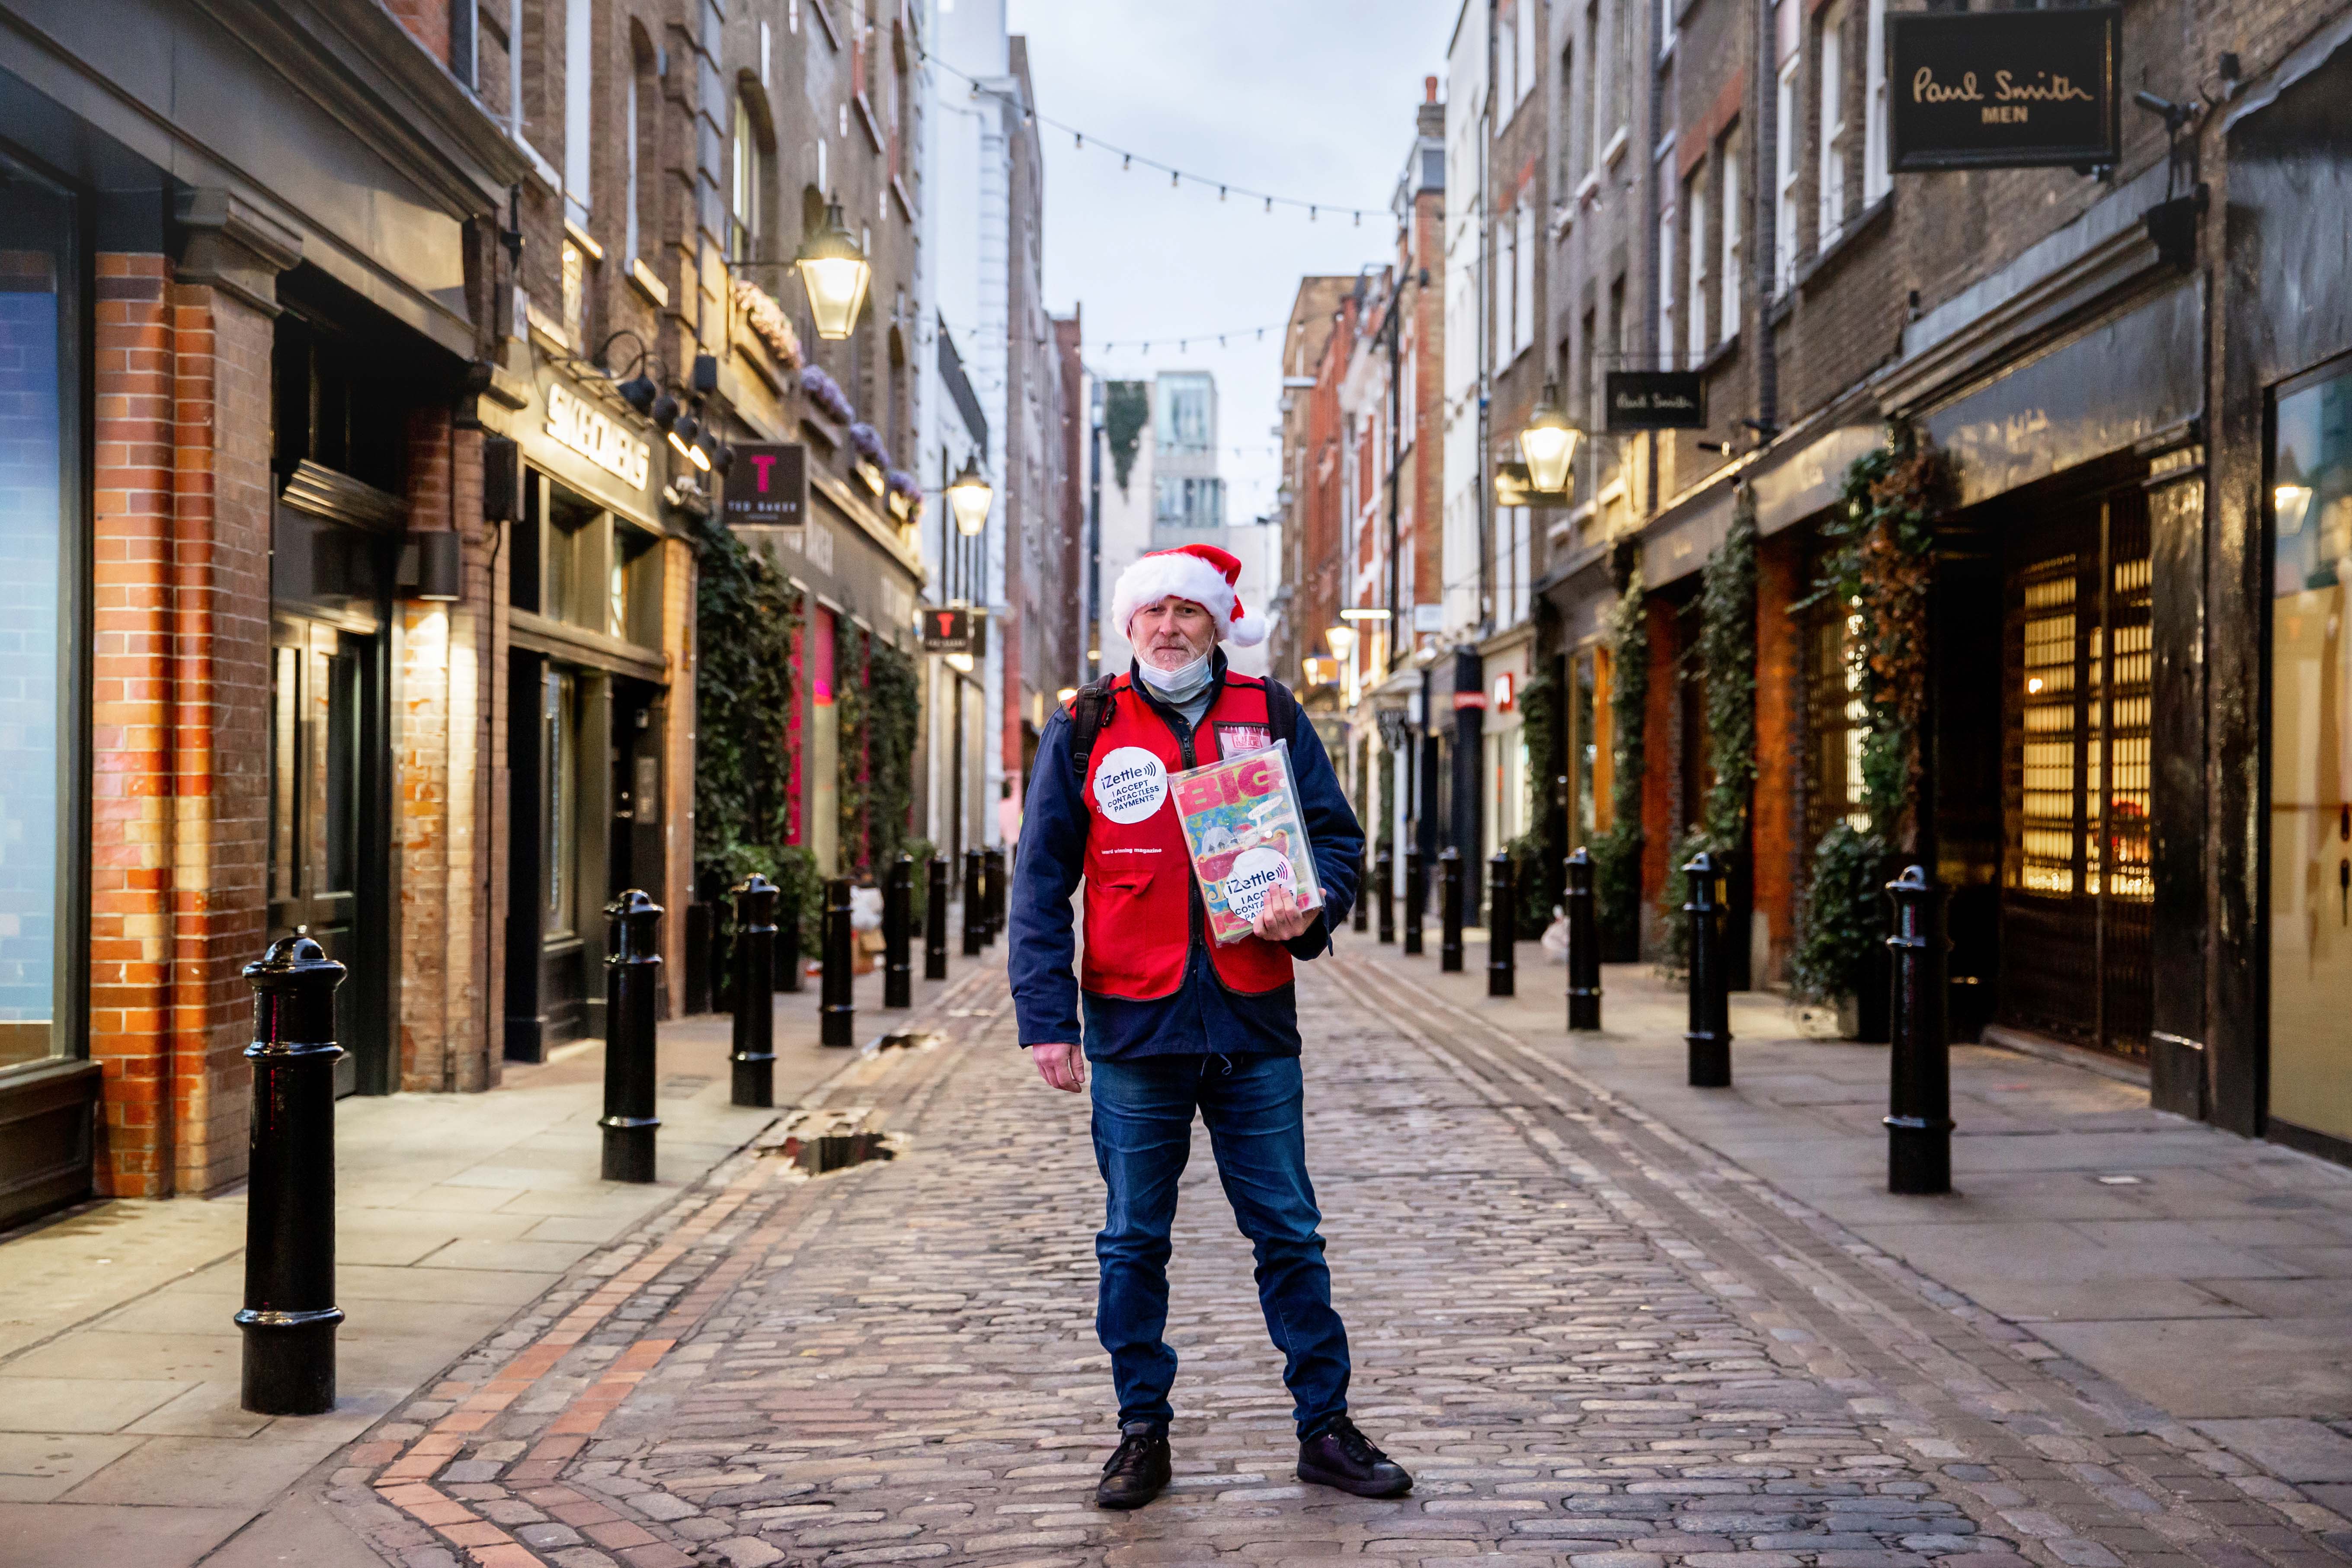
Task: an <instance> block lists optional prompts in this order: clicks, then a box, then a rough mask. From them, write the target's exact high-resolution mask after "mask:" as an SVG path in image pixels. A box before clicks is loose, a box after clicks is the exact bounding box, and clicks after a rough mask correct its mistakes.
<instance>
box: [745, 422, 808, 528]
mask: <svg viewBox="0 0 2352 1568" xmlns="http://www.w3.org/2000/svg"><path fill="white" fill-rule="evenodd" d="M725 516H726V519H727V525H728V526H729V527H730V528H798V527H800V526H801V525H802V524H803V523H805V522H806V521H808V448H807V447H803V446H802V445H801V444H800V443H799V442H797V441H782V442H772V443H765V444H761V445H745V446H739V447H736V448H735V466H734V468H731V469H730V470H729V472H728V475H727V500H726V506H725Z"/></svg>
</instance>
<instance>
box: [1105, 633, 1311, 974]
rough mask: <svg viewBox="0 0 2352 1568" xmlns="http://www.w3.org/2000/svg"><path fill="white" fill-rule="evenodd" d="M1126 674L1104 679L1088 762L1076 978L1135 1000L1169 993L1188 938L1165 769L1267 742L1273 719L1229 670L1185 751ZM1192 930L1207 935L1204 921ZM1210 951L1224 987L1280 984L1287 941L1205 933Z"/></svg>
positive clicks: (1188, 875)
mask: <svg viewBox="0 0 2352 1568" xmlns="http://www.w3.org/2000/svg"><path fill="white" fill-rule="evenodd" d="M1132 680H1133V677H1131V676H1126V675H1121V676H1118V677H1116V678H1115V679H1113V680H1112V682H1111V692H1112V696H1111V704H1110V712H1109V713H1108V715H1107V716H1106V717H1105V719H1104V721H1103V726H1102V731H1101V733H1100V734H1098V735H1097V737H1096V738H1095V745H1094V752H1093V755H1092V756H1091V757H1090V758H1089V759H1088V763H1087V778H1086V781H1085V783H1086V802H1087V816H1088V817H1089V818H1090V820H1089V821H1088V823H1087V900H1086V931H1085V951H1084V952H1082V953H1081V954H1080V957H1079V968H1078V983H1079V984H1080V985H1082V986H1083V987H1085V988H1086V989H1087V991H1090V992H1092V993H1094V994H1097V995H1101V996H1120V997H1125V998H1127V999H1129V1000H1130V1001H1138V1002H1145V1001H1151V1000H1155V999H1157V998H1159V997H1161V996H1169V995H1173V994H1175V992H1176V990H1177V988H1178V987H1179V986H1181V985H1182V984H1183V983H1184V965H1185V958H1186V954H1187V953H1188V952H1190V951H1191V949H1192V885H1193V872H1192V857H1191V855H1190V854H1189V853H1188V852H1187V851H1186V849H1185V847H1184V830H1183V828H1182V826H1181V825H1180V824H1179V822H1178V819H1177V815H1176V804H1175V802H1174V800H1173V799H1172V798H1171V793H1170V790H1169V785H1168V779H1169V775H1170V774H1171V773H1181V772H1183V771H1184V770H1185V769H1186V768H1192V767H1199V766H1200V765H1201V764H1202V763H1213V762H1215V761H1216V760H1217V759H1218V758H1220V757H1229V756H1232V755H1234V753H1236V752H1254V751H1256V750H1258V749H1259V748H1261V747H1263V746H1267V745H1270V744H1272V743H1273V739H1274V729H1273V725H1272V723H1271V722H1270V721H1268V719H1267V716H1266V702H1265V682H1263V681H1261V680H1258V679H1254V678H1252V677H1250V676H1246V675H1235V674H1234V673H1233V672H1232V671H1230V670H1228V671H1227V672H1226V674H1225V683H1224V687H1223V689H1222V690H1220V691H1219V692H1218V693H1217V696H1216V700H1214V701H1213V702H1211V703H1210V704H1209V710H1208V711H1207V712H1206V713H1204V714H1202V717H1201V722H1200V723H1199V724H1198V725H1197V726H1196V727H1195V728H1194V729H1193V731H1192V755H1191V757H1190V758H1187V757H1186V756H1185V755H1184V750H1183V748H1182V747H1181V746H1180V745H1179V744H1178V743H1177V740H1176V732H1175V731H1174V730H1173V729H1171V727H1170V725H1169V723H1168V721H1166V720H1165V719H1162V718H1161V717H1160V714H1159V713H1158V712H1156V711H1155V710H1153V709H1152V708H1151V707H1150V704H1148V703H1147V702H1145V701H1144V700H1143V698H1142V697H1141V696H1140V695H1139V694H1138V693H1137V692H1136V691H1134V690H1133V689H1131V683H1132ZM1202 941H1203V942H1207V941H1208V937H1207V932H1206V931H1205V928H1204V929H1203V931H1202ZM1209 958H1210V962H1211V963H1213V965H1214V966H1215V968H1216V972H1217V978H1218V979H1220V980H1222V981H1223V982H1224V984H1225V987H1226V989H1228V990H1231V991H1238V992H1242V993H1244V994H1253V995H1255V994H1263V993H1265V992H1268V991H1275V990H1278V989H1280V988H1281V987H1283V986H1285V985H1287V984H1290V980H1291V970H1290V952H1289V950H1288V949H1287V948H1285V947H1284V946H1283V945H1282V944H1281V943H1280V942H1267V941H1265V939H1264V938H1262V937H1257V936H1245V937H1244V938H1242V939H1241V941H1239V942H1226V943H1224V944H1223V945H1219V944H1218V943H1215V942H1210V943H1209Z"/></svg>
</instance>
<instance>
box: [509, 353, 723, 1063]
mask: <svg viewBox="0 0 2352 1568" xmlns="http://www.w3.org/2000/svg"><path fill="white" fill-rule="evenodd" d="M500 422H501V423H503V424H504V425H505V426H506V428H507V430H508V431H509V433H510V434H511V436H512V437H513V438H514V439H515V441H516V443H517V447H518V456H519V459H520V462H519V473H518V479H519V484H520V494H519V496H517V497H515V498H513V502H514V504H513V506H512V510H513V511H514V517H513V520H512V521H510V522H509V524H508V525H507V531H508V535H509V562H508V565H507V567H506V572H507V590H506V597H507V610H506V623H507V656H506V692H505V700H506V713H507V725H506V742H507V782H506V794H507V857H506V858H507V879H508V889H509V892H508V905H507V922H506V943H505V990H506V1030H505V1054H506V1057H507V1059H509V1060H510V1061H543V1060H545V1059H546V1057H547V1053H548V1052H549V1051H550V1050H551V1049H553V1048H554V1047H557V1046H559V1045H562V1044H563V1043H564V1042H565V1041H568V1040H573V1039H580V1038H583V1037H590V1038H597V1039H602V1038H604V1030H605V1018H604V957H605V953H606V947H607V937H608V932H607V931H606V921H605V917H604V908H605V906H606V905H607V904H609V903H611V902H612V901H613V900H614V898H615V897H617V896H618V895H619V894H620V893H622V892H623V891H625V890H626V889H631V888H637V889H644V890H645V891H646V892H647V893H648V894H650V895H651V896H652V897H653V899H654V900H655V901H656V903H659V904H661V905H662V906H663V907H664V908H665V909H672V910H678V911H679V914H678V917H677V919H674V920H670V921H665V927H666V929H665V931H664V932H663V935H664V938H665V944H666V945H674V944H675V943H676V942H677V940H678V939H679V934H680V932H681V931H682V929H683V925H684V919H683V909H684V904H685V896H686V891H687V889H688V880H687V878H686V876H685V874H684V873H683V871H682V869H681V867H680V864H679V862H680V858H681V854H682V853H683V852H686V851H687V850H688V849H690V846H691V844H692V837H693V835H692V828H691V826H690V823H689V822H688V821H686V820H685V819H684V816H685V813H686V812H687V811H688V802H687V798H686V797H687V796H688V795H690V793H691V792H690V791H687V790H682V789H681V790H673V789H672V788H671V787H670V781H671V779H672V778H673V777H677V778H685V777H690V776H691V775H690V773H686V772H682V771H681V770H680V768H679V762H678V753H679V752H680V751H681V750H682V748H683V747H684V745H685V744H686V743H687V742H686V736H685V734H684V731H686V730H687V728H688V726H690V724H691V721H692V713H691V709H692V698H691V693H690V690H688V689H686V685H685V683H684V682H683V681H676V680H674V679H673V662H674V661H673V658H672V651H673V650H677V649H682V648H684V647H686V640H685V638H686V628H685V626H684V616H686V615H687V614H689V613H690V610H689V608H688V606H690V605H691V604H692V594H693V581H692V555H691V552H690V550H689V549H688V546H687V543H686V542H685V541H684V540H683V539H682V538H679V537H677V536H676V535H675V534H674V533H673V531H672V530H671V529H670V527H669V526H668V524H667V522H666V521H665V511H664V505H663V499H662V489H663V484H664V479H665V477H666V476H665V474H664V472H663V471H662V467H661V465H662V464H663V463H664V462H665V461H666V459H665V458H657V457H656V449H657V441H658V438H657V437H656V436H655V435H654V433H653V429H652V426H650V424H648V423H646V422H645V421H643V420H642V419H641V418H640V417H639V416H636V415H635V414H634V413H633V412H631V411H630V410H629V409H628V407H627V405H625V403H623V402H622V401H621V399H620V398H619V397H618V396H617V395H614V393H613V392H612V391H611V390H610V388H609V386H608V385H607V384H604V383H603V382H600V381H594V380H589V379H575V378H574V377H572V375H570V374H567V373H566V372H565V371H564V370H562V369H561V368H559V367H558V366H557V365H556V364H554V363H541V364H540V365H539V367H538V368H537V370H536V372H535V374H534V378H533V381H532V383H531V389H530V397H529V399H528V401H525V402H523V403H522V404H521V405H520V406H519V407H514V408H512V409H510V410H509V411H508V412H507V413H506V414H505V416H504V417H503V419H502V420H501V421H500ZM688 755H689V756H690V752H689V753H688ZM673 927H674V928H677V929H676V930H672V929H667V928H673ZM666 967H667V966H666ZM665 1011H667V1008H665Z"/></svg>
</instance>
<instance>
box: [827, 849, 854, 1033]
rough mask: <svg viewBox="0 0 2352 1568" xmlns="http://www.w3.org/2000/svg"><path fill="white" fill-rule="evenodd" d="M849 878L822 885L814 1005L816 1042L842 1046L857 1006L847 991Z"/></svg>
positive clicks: (851, 1028)
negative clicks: (819, 981)
mask: <svg viewBox="0 0 2352 1568" xmlns="http://www.w3.org/2000/svg"><path fill="white" fill-rule="evenodd" d="M849 944H850V932H849V879H848V878H846V877H835V879H833V880H831V881H829V882H827V883H826V884H825V885H824V991H823V994H822V995H821V997H820V999H819V1001H818V1004H817V1024H818V1033H817V1044H819V1045H821V1046H845V1045H848V1044H850V1043H851V1042H850V1035H851V1032H852V1031H853V1030H855V1029H856V1026H857V1006H856V1003H855V1002H854V1001H852V1000H851V997H850V991H849V981H850V975H849V963H850V954H849Z"/></svg>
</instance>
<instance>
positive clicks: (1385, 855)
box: [1372, 849, 1396, 942]
mask: <svg viewBox="0 0 2352 1568" xmlns="http://www.w3.org/2000/svg"><path fill="white" fill-rule="evenodd" d="M1372 879H1373V880H1374V881H1376V882H1378V883H1379V884H1380V889H1381V942H1394V941H1396V857H1395V856H1394V855H1391V854H1390V853H1389V852H1388V851H1387V850H1385V849H1383V850H1381V853H1380V858H1378V859H1376V860H1375V861H1373V862H1372Z"/></svg>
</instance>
